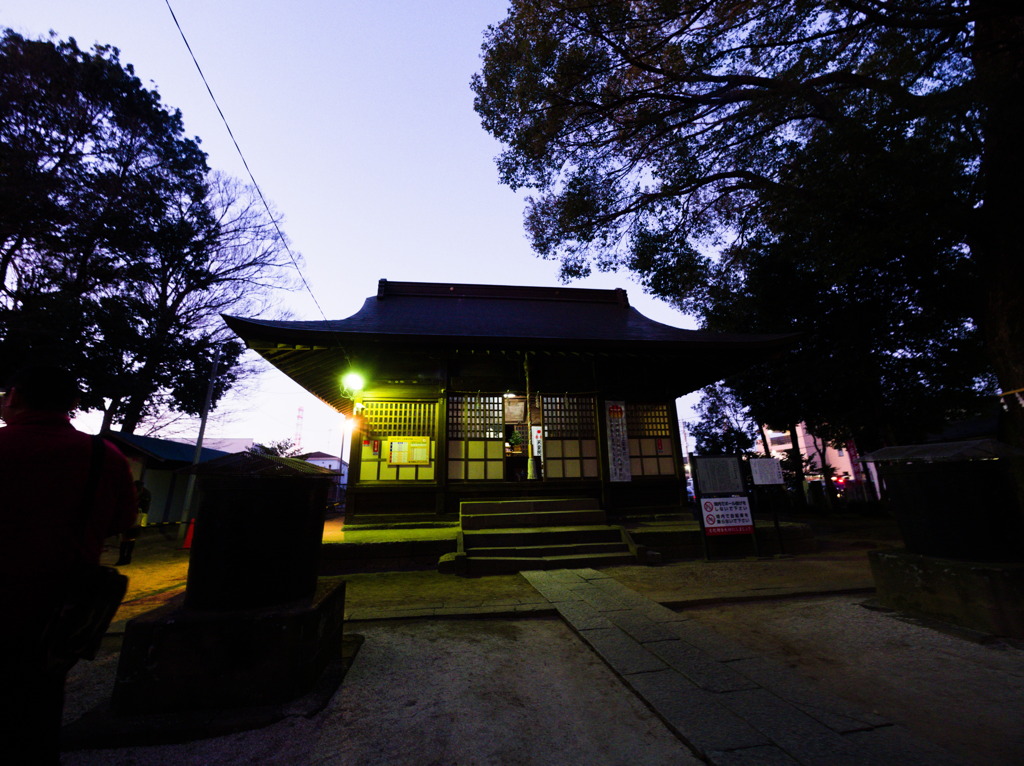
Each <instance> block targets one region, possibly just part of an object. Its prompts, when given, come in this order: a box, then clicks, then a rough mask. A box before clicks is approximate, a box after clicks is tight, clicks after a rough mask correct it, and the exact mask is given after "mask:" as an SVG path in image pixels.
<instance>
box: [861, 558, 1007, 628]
mask: <svg viewBox="0 0 1024 766" xmlns="http://www.w3.org/2000/svg"><path fill="white" fill-rule="evenodd" d="M868 556H869V558H870V561H871V573H872V575H873V576H874V579H875V587H876V588H877V597H878V601H879V603H880V604H881V605H882V606H885V607H888V608H890V609H895V610H896V611H898V612H903V613H904V614H908V615H912V616H918V617H929V618H933V619H937V620H941V621H942V622H947V623H950V624H952V625H959V626H961V627H964V628H970V629H972V630H978V631H982V632H984V633H991V634H993V635H996V636H1010V637H1013V638H1024V563H1017V562H1009V563H999V562H988V561H984V562H982V561H959V560H954V559H945V558H937V557H934V556H923V555H920V554H917V553H910V552H908V551H904V550H898V549H896V550H878V551H870V552H869V554H868Z"/></svg>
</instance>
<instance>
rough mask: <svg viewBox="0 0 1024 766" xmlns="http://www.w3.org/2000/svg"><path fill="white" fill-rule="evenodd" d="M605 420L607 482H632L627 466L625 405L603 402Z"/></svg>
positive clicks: (622, 403)
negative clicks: (606, 431)
mask: <svg viewBox="0 0 1024 766" xmlns="http://www.w3.org/2000/svg"><path fill="white" fill-rule="evenodd" d="M604 406H605V419H606V421H607V423H608V479H609V481H632V480H633V472H632V470H631V469H630V465H629V433H628V430H627V428H626V403H625V402H605V403H604Z"/></svg>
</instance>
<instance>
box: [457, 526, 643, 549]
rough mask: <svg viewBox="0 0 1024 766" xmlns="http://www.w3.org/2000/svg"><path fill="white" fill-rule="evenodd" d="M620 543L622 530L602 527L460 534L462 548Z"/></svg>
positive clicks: (516, 529)
mask: <svg viewBox="0 0 1024 766" xmlns="http://www.w3.org/2000/svg"><path fill="white" fill-rule="evenodd" d="M622 539H623V536H622V528H621V527H612V526H608V525H604V524H591V525H587V526H566V527H529V528H527V527H519V528H507V529H485V530H465V529H464V530H463V532H462V540H463V548H464V549H465V550H466V552H467V553H469V552H471V549H473V548H518V547H521V546H524V545H565V544H570V545H571V544H579V543H610V542H619V541H621V540H622Z"/></svg>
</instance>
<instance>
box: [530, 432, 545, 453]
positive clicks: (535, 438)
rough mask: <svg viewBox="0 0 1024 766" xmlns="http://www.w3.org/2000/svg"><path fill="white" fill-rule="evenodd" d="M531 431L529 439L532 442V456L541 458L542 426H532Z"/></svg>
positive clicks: (542, 445) (542, 444) (542, 450)
mask: <svg viewBox="0 0 1024 766" xmlns="http://www.w3.org/2000/svg"><path fill="white" fill-rule="evenodd" d="M532 428H533V432H532V433H531V434H530V439H531V440H532V442H533V456H534V457H539V458H543V457H544V432H543V431H544V427H543V426H532Z"/></svg>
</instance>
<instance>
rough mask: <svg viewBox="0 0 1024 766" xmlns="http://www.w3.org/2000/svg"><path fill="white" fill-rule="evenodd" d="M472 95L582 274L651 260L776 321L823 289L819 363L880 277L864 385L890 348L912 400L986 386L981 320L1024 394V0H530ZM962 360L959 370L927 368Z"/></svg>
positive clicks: (550, 246)
mask: <svg viewBox="0 0 1024 766" xmlns="http://www.w3.org/2000/svg"><path fill="white" fill-rule="evenodd" d="M473 87H474V89H475V91H476V94H477V100H476V108H477V111H478V112H479V113H480V115H481V116H482V118H483V122H484V125H485V127H486V128H487V129H488V130H489V131H490V132H491V133H493V134H494V135H495V136H496V137H497V138H498V139H500V140H501V141H502V142H503V143H505V145H506V147H507V149H506V151H505V152H504V153H503V154H502V155H501V157H500V159H499V169H500V172H501V178H502V180H503V181H504V182H505V183H507V184H509V185H510V186H512V187H514V188H520V187H523V188H532V189H535V190H536V191H535V193H534V195H533V196H532V197H530V198H529V200H528V206H527V211H526V226H527V230H528V232H529V234H530V236H531V238H532V241H533V245H534V248H535V249H536V250H537V252H538V253H539V254H540V255H542V256H544V257H549V258H554V259H558V260H560V261H561V263H562V270H563V275H565V276H566V277H573V276H578V275H581V274H585V273H586V272H587V271H589V270H590V269H591V268H593V267H595V266H596V267H597V268H599V269H615V268H627V269H632V270H633V271H635V272H637V273H638V274H639V275H640V278H641V281H642V283H643V284H644V285H645V286H646V287H647V288H648V289H650V290H651V291H653V292H655V293H656V294H659V295H662V296H664V297H668V298H670V299H672V300H673V301H674V302H675V303H676V305H678V306H679V307H680V308H682V309H684V310H687V311H690V312H693V313H695V314H698V315H700V316H702V317H703V318H704V319H705V321H706V322H707V324H708V325H709V326H727V325H730V324H732V326H735V325H736V324H741V323H742V317H743V316H744V315H746V314H748V313H749V312H750V309H751V307H752V306H753V305H754V304H753V303H751V300H755V302H757V301H760V303H758V304H757V305H759V306H761V309H762V310H761V314H762V317H763V316H764V315H766V314H768V313H770V312H768V311H767V310H765V303H764V301H766V300H768V301H770V300H771V298H770V296H768V295H766V294H765V293H766V291H768V290H769V288H770V286H771V285H775V286H776V287H778V286H780V285H781V286H783V288H787V289H783V290H782V291H781V292H780V296H781V297H782V300H779V301H776V302H775V303H774V306H775V308H776V313H777V315H778V316H779V317H780V320H779V321H778V322H777V324H788V325H790V326H791V325H793V324H794V322H795V321H796V320H800V319H806V317H807V312H806V311H803V312H802V311H801V310H798V304H799V302H800V301H801V300H804V299H807V298H809V297H811V296H815V295H819V296H820V297H821V300H819V301H818V307H819V308H822V309H825V308H827V309H828V312H829V313H828V315H827V318H828V320H829V322H825V321H821V322H819V323H818V324H817V326H814V325H812V326H811V327H810V328H808V327H806V326H804V327H800V328H799V329H804V330H807V329H810V331H811V333H810V335H811V336H812V338H815V339H816V342H817V343H818V344H819V345H818V349H817V353H818V355H819V356H820V352H821V346H822V344H825V343H827V342H828V339H829V332H830V331H829V329H828V328H829V323H832V325H833V326H835V325H834V323H835V322H836V321H837V320H838V319H839V318H840V317H841V316H842V311H843V308H844V307H845V308H846V311H847V313H846V322H847V323H848V324H849V323H853V322H856V321H858V320H859V319H860V318H861V317H863V315H864V313H865V309H863V308H861V309H859V307H860V306H862V305H863V304H862V303H861V302H860V300H859V298H860V297H863V294H864V292H865V291H868V290H870V289H871V288H872V282H873V281H874V285H873V288H874V290H875V294H874V295H871V300H870V301H868V305H870V306H871V310H875V311H876V312H878V313H877V314H876V315H875V316H873V317H872V319H873V320H874V321H873V322H872V323H871V326H870V327H866V328H865V330H866V333H865V334H867V333H870V332H876V331H877V332H880V333H882V334H883V335H884V337H883V338H882V339H881V340H880V341H879V342H878V343H876V344H875V346H874V348H872V347H871V346H870V345H869V344H863V343H861V344H860V346H859V351H858V352H857V353H856V354H855V359H856V363H855V364H854V365H852V366H851V367H850V368H849V370H848V373H847V378H855V377H859V378H861V379H864V378H865V377H866V376H870V375H872V374H875V373H876V372H877V370H876V369H873V367H874V368H877V367H879V366H880V365H883V363H887V364H889V365H890V366H891V367H892V370H893V372H892V373H891V375H890V376H889V377H888V378H886V376H885V375H882V374H877V375H876V378H877V380H878V385H880V386H883V387H884V386H887V385H890V384H891V382H892V380H893V379H894V378H893V376H895V379H898V381H899V384H900V385H901V386H904V387H906V388H908V389H910V391H909V396H911V397H915V396H917V395H918V394H920V393H921V392H926V391H929V390H932V389H933V387H934V385H935V384H936V383H941V384H943V385H949V386H952V387H954V388H955V389H956V390H958V391H960V392H969V391H970V389H971V385H972V382H973V381H977V380H978V379H980V378H981V377H983V375H984V370H983V369H980V368H979V366H978V365H977V364H976V363H975V362H974V361H973V358H974V357H973V352H972V351H971V349H970V347H971V346H972V344H974V343H975V340H974V336H975V335H976V334H980V336H981V337H982V338H983V340H984V344H985V347H986V348H987V350H988V361H989V364H990V365H991V368H992V369H994V370H995V372H996V374H997V375H998V379H999V384H1000V385H1001V387H1002V388H1003V389H1004V390H1011V389H1014V388H1017V387H1021V386H1024V316H1022V314H1021V312H1020V311H1019V310H1017V307H1018V306H1019V296H1018V293H1019V290H1020V288H1021V286H1022V285H1024V258H1022V257H1021V256H1022V253H1021V248H1022V247H1024V244H1022V243H1021V241H1020V239H1019V237H1017V236H1016V232H1015V225H1014V215H1016V213H1015V211H1019V210H1021V209H1024V185H1022V184H1020V183H1019V179H1020V178H1021V177H1024V144H1022V138H1021V137H1022V136H1024V9H1022V8H1021V6H1020V3H1018V2H1013V1H1011V0H759V2H750V1H749V0H704V1H701V0H632V1H631V2H625V0H604V1H602V0H513V2H512V4H511V8H510V11H509V15H508V17H507V18H506V19H505V20H504V21H503V22H501V23H500V24H497V25H495V26H493V27H491V28H489V30H488V32H487V35H486V39H485V43H484V65H483V69H482V72H481V73H480V74H479V75H478V76H477V77H475V78H474V82H473ZM782 261H786V262H784V263H783V262H782ZM772 269H774V270H775V271H776V273H775V274H774V275H772V276H771V278H769V277H768V272H769V271H771V270H772ZM787 272H788V273H787ZM787 280H790V281H787ZM801 285H802V286H803V289H802V290H800V289H799V288H800V286H801ZM732 296H735V297H736V300H731V297H732ZM787 301H788V302H787ZM825 316H826V315H825V314H824V313H823V314H822V317H825ZM759 324H760V328H762V329H769V326H770V325H771V324H772V323H771V322H769V321H765V322H761V323H759ZM751 329H753V328H751ZM849 337H850V340H851V341H857V337H856V336H854V335H852V334H849ZM834 350H835V352H836V353H839V352H840V349H838V348H835V349H834ZM961 350H962V351H963V354H962V355H959V352H960V351H961ZM929 355H931V357H930V358H929ZM958 355H959V358H961V359H970V360H971V363H972V365H973V366H972V367H971V369H969V370H967V371H966V372H965V374H964V375H961V376H959V377H957V376H953V378H954V379H953V380H949V379H948V378H944V377H942V376H939V375H937V374H936V370H935V369H923V370H922V369H918V368H919V367H920V366H921V365H924V366H925V367H932V368H937V367H942V366H943V364H944V363H946V362H948V361H950V360H951V359H955V358H958ZM906 359H910V360H911V363H910V364H909V365H906V367H905V371H903V372H901V368H900V365H901V360H906ZM865 360H868V361H871V362H872V364H867V363H866V362H865ZM872 365H873V366H872ZM883 366H884V365H883ZM827 369H828V371H829V373H834V365H833V366H832V368H830V369H829V368H827ZM835 380H836V379H835V378H834V377H832V376H831V375H830V376H829V378H828V380H827V382H822V383H820V384H819V385H822V386H826V385H831V384H832V383H833V382H834V381H835ZM965 381H966V382H965ZM831 401H832V404H833V405H834V404H836V402H838V401H839V400H838V398H837V397H833V398H832V400H831ZM936 404H938V403H936ZM946 404H948V403H944V404H943V405H942V406H946ZM926 409H927V408H926ZM939 414H941V413H940V411H939V410H937V409H929V411H928V412H927V413H925V417H932V418H935V417H936V416H937V415H939ZM1012 414H1013V415H1014V416H1015V417H1016V419H1017V428H1018V431H1017V435H1016V438H1017V439H1020V435H1021V434H1024V412H1022V411H1020V410H1016V411H1014V412H1013V413H1012ZM823 417H824V416H823ZM801 419H802V418H801ZM825 419H835V415H834V411H833V413H832V414H830V415H829V418H825Z"/></svg>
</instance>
